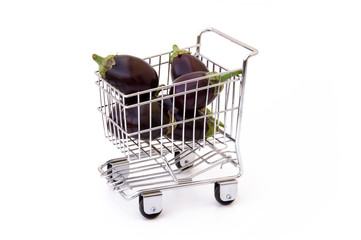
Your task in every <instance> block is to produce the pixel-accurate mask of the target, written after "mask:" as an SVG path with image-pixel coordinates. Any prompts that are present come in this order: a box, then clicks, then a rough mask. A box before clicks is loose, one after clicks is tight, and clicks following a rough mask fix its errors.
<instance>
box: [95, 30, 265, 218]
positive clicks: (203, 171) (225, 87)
mask: <svg viewBox="0 0 361 240" xmlns="http://www.w3.org/2000/svg"><path fill="white" fill-rule="evenodd" d="M206 35H207V37H208V36H210V35H212V36H213V37H216V38H218V40H219V41H221V42H220V43H216V42H214V44H216V46H213V47H212V43H211V45H209V44H208V48H209V49H212V48H213V49H216V50H219V51H218V53H224V52H226V49H224V45H223V43H222V41H223V42H224V43H227V44H232V45H233V46H235V47H236V48H239V49H241V50H242V51H244V53H243V55H241V54H240V55H239V56H237V57H238V61H237V62H236V65H237V63H239V64H238V66H237V67H236V68H232V69H230V68H229V67H228V66H225V65H223V64H222V65H221V61H223V60H224V62H226V61H227V60H229V58H228V56H227V55H226V56H223V57H220V58H219V59H217V58H216V57H211V56H209V55H207V52H206V51H205V46H206V44H205V43H206V42H205V39H206ZM201 40H202V41H201ZM203 42H204V43H203ZM220 44H222V45H220ZM183 49H184V50H187V51H188V52H190V53H191V54H193V55H194V56H196V57H197V58H198V59H200V60H201V61H202V62H203V63H204V64H205V65H206V66H207V68H208V69H209V71H210V72H215V73H214V74H213V75H211V76H206V77H200V78H195V79H191V80H189V81H188V82H190V81H200V80H202V79H205V78H207V79H209V78H210V77H212V76H220V75H221V74H224V73H232V72H235V71H237V70H242V73H241V74H239V75H235V76H231V78H230V79H228V80H227V81H225V82H219V83H218V84H215V85H212V86H210V85H208V86H206V87H202V88H199V89H198V88H197V89H195V90H194V89H193V90H192V91H185V92H184V93H177V94H176V93H172V91H171V89H172V88H174V87H176V86H177V84H176V83H172V81H171V80H170V69H171V64H170V56H171V52H166V53H163V54H159V55H154V56H151V57H148V58H145V59H144V60H145V61H146V62H148V63H149V64H150V65H151V66H152V67H153V68H154V69H155V71H156V72H157V74H158V76H159V79H160V83H162V84H163V85H160V86H159V87H158V88H155V89H154V88H153V89H150V90H147V91H142V92H138V93H133V94H127V95H126V94H123V93H122V92H120V91H118V90H117V89H115V88H114V87H112V86H111V85H110V84H109V83H108V82H107V80H106V79H103V78H102V77H101V76H100V74H99V73H97V75H98V77H99V80H98V81H97V82H96V84H97V85H98V87H99V93H100V104H101V105H100V107H99V111H100V113H101V115H102V120H103V128H104V134H105V136H106V138H107V139H108V140H109V141H110V142H111V143H112V144H114V145H115V146H116V147H117V148H118V149H119V150H120V151H121V154H122V157H119V158H115V159H111V160H109V161H107V162H105V163H104V164H102V165H101V166H99V171H100V173H101V175H102V176H103V177H105V178H106V179H107V181H108V183H109V184H110V185H111V186H112V187H113V189H114V190H115V191H116V192H119V193H120V194H121V195H122V196H123V197H124V198H125V199H128V200H129V199H134V198H137V197H139V209H140V212H141V213H142V215H143V216H145V217H146V218H155V217H157V216H158V215H159V214H160V213H161V211H162V191H165V190H170V189H176V188H181V187H188V186H196V185H201V184H214V194H215V198H216V200H217V201H218V202H219V203H221V204H224V205H227V204H230V203H231V202H233V201H234V200H235V198H236V196H237V180H236V179H237V178H238V177H240V176H241V175H242V170H243V169H242V163H241V156H240V149H239V145H240V142H239V135H240V124H241V117H242V104H243V96H244V88H245V81H246V72H247V71H246V70H247V62H248V59H249V57H251V56H254V55H256V54H257V53H258V51H257V50H256V49H255V48H253V47H250V46H248V45H246V44H244V43H242V42H240V41H238V40H236V39H234V38H232V37H230V36H228V35H226V34H224V33H222V32H220V31H218V30H216V29H213V28H209V29H205V30H203V31H202V32H201V33H200V34H199V35H198V36H197V44H196V45H194V46H191V47H186V48H183ZM233 53H234V52H233ZM213 54H214V55H216V54H217V51H214V53H213ZM233 55H234V54H233ZM233 57H234V56H233ZM218 60H219V61H218ZM211 87H217V88H218V90H219V93H218V95H217V97H216V98H215V99H214V101H212V103H210V104H209V105H208V106H207V107H206V108H204V109H203V110H195V111H194V114H193V115H192V116H191V117H189V116H187V117H186V116H185V114H184V117H183V119H180V120H179V119H177V120H176V121H171V122H162V123H161V125H160V126H156V127H151V123H150V127H149V128H148V129H140V128H139V129H138V131H133V132H129V131H127V130H128V129H127V127H129V126H127V124H126V121H124V119H126V114H127V111H126V109H129V108H136V109H138V113H139V114H138V117H139V118H140V117H141V116H142V115H144V114H152V111H151V109H150V111H146V112H145V113H144V112H141V111H140V107H141V106H142V105H145V104H148V105H147V106H149V108H152V104H151V103H153V102H158V103H159V104H160V106H161V108H162V109H163V107H164V104H165V103H166V102H167V101H168V102H169V101H170V102H172V101H173V100H174V98H175V97H178V96H179V95H181V96H182V97H184V98H187V94H189V93H190V92H193V93H194V92H195V93H196V94H198V93H199V92H200V91H204V90H209V88H211ZM154 92H157V97H156V98H154ZM173 92H175V91H173ZM141 94H142V95H147V94H148V95H149V98H148V100H145V101H144V100H142V101H140V97H139V96H140V95H141ZM182 94H183V95H182ZM134 97H135V98H137V99H138V101H137V102H136V103H135V104H133V105H129V104H124V103H125V102H126V100H127V98H133V99H134ZM207 97H208V96H207ZM174 114H176V113H175V112H174V111H171V112H169V115H170V116H169V118H170V119H172V116H173V117H174ZM150 118H151V117H150ZM138 121H140V120H139V119H138ZM209 121H210V122H211V123H213V126H214V127H213V128H212V129H211V130H210V129H209V127H207V124H206V123H207V122H209ZM196 122H197V123H198V122H200V123H201V125H197V124H196ZM202 122H203V124H202ZM189 126H191V127H189ZM199 126H201V127H199ZM177 127H178V129H182V131H189V130H191V132H192V129H191V128H192V127H193V132H192V134H193V136H192V135H191V137H187V138H185V137H183V138H182V137H181V139H179V137H178V138H176V136H175V134H176V133H175V129H177ZM182 127H183V128H182ZM187 128H188V129H187ZM202 128H203V129H202ZM207 128H208V129H207ZM156 131H158V132H159V131H160V132H161V133H160V134H159V136H158V137H154V136H153V137H152V134H153V135H155V132H156ZM196 131H201V133H202V135H201V137H199V136H198V137H196V134H195V133H196ZM209 131H213V132H211V134H210V135H211V136H208V135H207V134H206V132H207V133H209ZM183 133H184V132H183ZM144 136H146V137H144Z"/></svg>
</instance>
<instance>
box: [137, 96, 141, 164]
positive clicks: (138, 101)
mask: <svg viewBox="0 0 361 240" xmlns="http://www.w3.org/2000/svg"><path fill="white" fill-rule="evenodd" d="M139 103H140V96H139V94H138V95H137V105H138V106H137V110H138V119H137V120H138V139H137V144H138V158H139V159H140V158H141V155H140V153H141V149H140V145H141V143H140V105H139Z"/></svg>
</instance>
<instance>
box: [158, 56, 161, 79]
mask: <svg viewBox="0 0 361 240" xmlns="http://www.w3.org/2000/svg"><path fill="white" fill-rule="evenodd" d="M161 63H162V55H159V63H158V64H159V65H158V78H159V79H160V65H161Z"/></svg>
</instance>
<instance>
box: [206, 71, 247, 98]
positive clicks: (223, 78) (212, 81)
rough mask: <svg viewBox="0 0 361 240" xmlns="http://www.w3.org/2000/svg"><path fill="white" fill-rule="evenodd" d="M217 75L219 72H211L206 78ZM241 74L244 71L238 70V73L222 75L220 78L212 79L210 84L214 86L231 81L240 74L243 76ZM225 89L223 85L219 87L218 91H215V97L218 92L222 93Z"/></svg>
mask: <svg viewBox="0 0 361 240" xmlns="http://www.w3.org/2000/svg"><path fill="white" fill-rule="evenodd" d="M216 73H217V72H209V73H207V74H206V76H209V75H213V74H216ZM241 73H242V70H238V71H233V72H229V73H225V74H222V75H219V76H215V77H211V78H210V80H209V84H210V85H213V84H217V83H221V82H225V81H227V80H228V79H230V78H231V77H234V76H237V75H238V74H241ZM219 78H220V80H219ZM223 88H224V85H221V86H220V87H219V88H218V87H217V89H216V90H214V95H217V94H218V92H221V91H222V90H223Z"/></svg>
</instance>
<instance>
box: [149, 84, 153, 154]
mask: <svg viewBox="0 0 361 240" xmlns="http://www.w3.org/2000/svg"><path fill="white" fill-rule="evenodd" d="M150 100H152V92H151V91H150V92H149V151H150V157H152V152H153V150H152V102H151V101H150Z"/></svg>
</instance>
